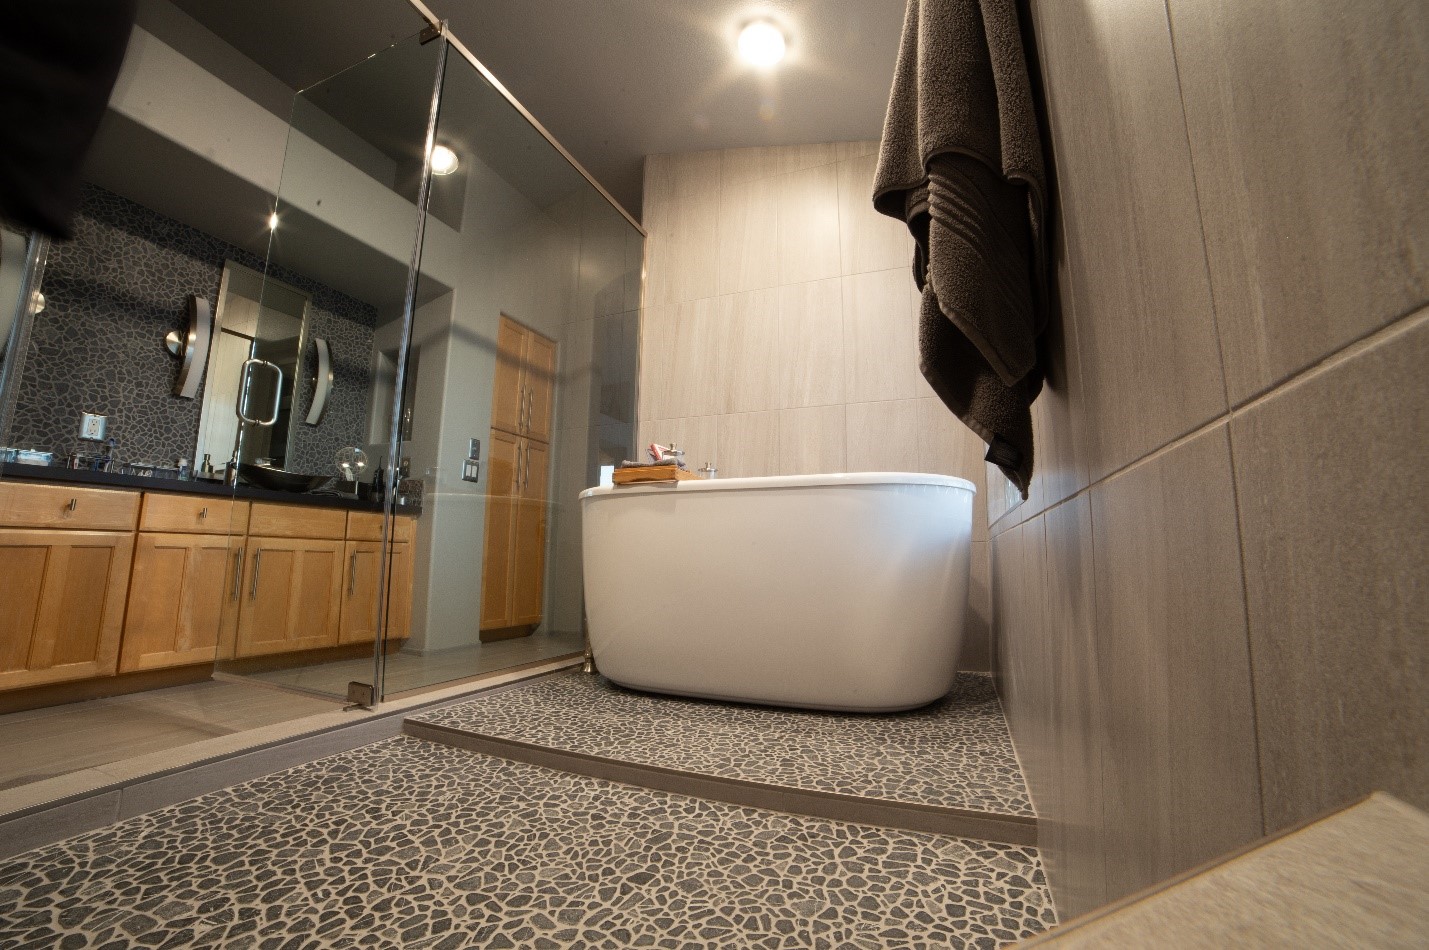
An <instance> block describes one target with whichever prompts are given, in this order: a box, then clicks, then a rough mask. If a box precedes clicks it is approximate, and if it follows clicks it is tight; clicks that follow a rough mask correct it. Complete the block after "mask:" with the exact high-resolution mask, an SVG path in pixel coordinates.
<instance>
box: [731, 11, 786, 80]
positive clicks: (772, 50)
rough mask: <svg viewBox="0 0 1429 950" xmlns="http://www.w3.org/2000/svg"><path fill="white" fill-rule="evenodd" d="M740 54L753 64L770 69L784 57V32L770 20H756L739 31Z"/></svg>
mask: <svg viewBox="0 0 1429 950" xmlns="http://www.w3.org/2000/svg"><path fill="white" fill-rule="evenodd" d="M739 55H740V57H741V58H743V59H744V61H745V62H746V63H749V64H750V65H751V66H758V67H759V68H760V69H768V68H769V67H770V66H773V65H774V64H775V63H777V62H779V60H781V59H783V58H784V34H783V33H781V32H780V30H779V27H777V26H775V25H774V24H773V23H770V22H769V21H768V20H755V21H754V22H753V23H751V24H749V25H748V26H746V27H745V28H744V29H742V30H740V31H739Z"/></svg>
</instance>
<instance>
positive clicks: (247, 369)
mask: <svg viewBox="0 0 1429 950" xmlns="http://www.w3.org/2000/svg"><path fill="white" fill-rule="evenodd" d="M254 366H266V367H268V368H269V369H271V370H272V371H273V372H274V373H276V374H277V376H278V381H277V382H276V383H274V384H273V412H272V414H271V415H270V416H269V417H268V418H267V419H254V418H250V417H249V416H248V415H247V414H245V413H244V411H243V410H244V409H245V408H246V406H245V403H247V402H248V390H249V388H250V387H251V386H252V385H253V367H254ZM242 378H243V385H242V386H239V387H238V402H237V404H236V405H234V407H233V411H234V412H236V413H238V418H239V419H241V420H243V421H244V422H246V423H248V424H249V425H255V426H271V425H272V424H273V423H275V422H277V421H278V405H279V403H280V402H282V399H283V371H282V370H281V369H279V368H278V367H277V365H276V364H274V363H270V362H268V361H267V360H260V359H257V358H254V359H247V360H244V361H243V375H242Z"/></svg>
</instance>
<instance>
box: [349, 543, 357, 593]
mask: <svg viewBox="0 0 1429 950" xmlns="http://www.w3.org/2000/svg"><path fill="white" fill-rule="evenodd" d="M356 589H357V552H356V551H353V552H352V557H350V558H348V560H347V596H349V597H351V596H352V593H353V591H354V590H356Z"/></svg>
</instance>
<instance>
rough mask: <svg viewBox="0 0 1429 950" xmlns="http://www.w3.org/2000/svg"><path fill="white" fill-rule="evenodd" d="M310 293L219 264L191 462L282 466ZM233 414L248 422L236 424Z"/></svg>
mask: <svg viewBox="0 0 1429 950" xmlns="http://www.w3.org/2000/svg"><path fill="white" fill-rule="evenodd" d="M311 299H312V298H311V297H310V296H309V295H308V294H306V293H304V292H303V291H301V290H299V289H298V288H296V287H293V286H291V285H289V284H285V283H283V282H282V281H280V280H276V279H274V278H272V277H269V278H268V279H267V280H266V281H265V280H264V277H263V275H262V274H260V273H259V272H258V271H256V270H253V269H252V268H249V267H244V266H243V265H242V264H239V263H237V262H236V261H231V260H230V261H227V262H225V264H224V266H223V280H222V283H221V284H220V286H219V293H218V307H217V309H216V312H215V315H214V328H215V332H214V334H213V338H212V343H211V346H210V349H209V357H208V378H207V381H206V382H207V384H206V385H205V386H204V395H203V412H202V414H201V416H200V417H199V429H198V444H197V447H196V448H195V450H194V459H195V461H196V464H197V465H199V466H202V464H203V461H204V457H205V456H208V458H209V460H210V461H211V463H212V465H213V468H214V469H215V471H216V472H217V473H218V474H222V471H223V466H224V464H225V463H227V462H228V461H229V460H230V459H236V460H237V461H240V462H259V461H264V460H267V461H268V463H269V464H272V465H274V466H276V467H278V468H289V467H290V466H289V465H288V460H289V456H290V455H291V452H290V443H291V440H292V428H293V425H294V418H295V414H294V412H293V404H294V401H295V398H296V394H297V388H298V386H299V384H300V383H301V379H300V372H299V368H300V366H301V364H302V355H303V349H304V346H305V345H306V343H307V325H308V319H307V315H308V308H309V304H310V303H311ZM240 412H241V413H242V416H243V417H244V418H247V419H249V420H253V421H251V422H249V423H246V424H245V423H242V422H241V420H240ZM270 420H271V421H270Z"/></svg>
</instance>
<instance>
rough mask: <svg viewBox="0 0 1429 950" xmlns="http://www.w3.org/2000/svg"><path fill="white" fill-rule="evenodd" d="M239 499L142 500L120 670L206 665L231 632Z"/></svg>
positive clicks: (239, 551)
mask: <svg viewBox="0 0 1429 950" xmlns="http://www.w3.org/2000/svg"><path fill="white" fill-rule="evenodd" d="M248 513H249V506H248V502H246V501H232V500H229V499H224V498H218V499H214V498H208V497H204V496H194V495H161V494H157V493H152V494H146V495H145V496H144V504H143V510H142V513H141V514H140V516H139V534H138V538H137V540H136V541H135V544H134V571H133V574H132V575H131V577H130V579H129V607H128V612H127V614H126V615H125V618H124V647H123V650H122V651H121V653H120V655H119V672H121V673H132V672H135V671H138V670H153V669H161V668H164V667H170V666H186V665H188V664H192V663H212V662H213V661H214V660H215V659H217V658H218V656H219V648H220V646H223V647H225V648H226V649H227V651H228V652H230V653H231V652H232V649H233V642H234V638H235V636H236V633H237V629H238V608H239V604H240V603H241V602H240V600H239V594H240V587H241V581H242V573H243V552H244V535H245V534H246V533H247V530H248Z"/></svg>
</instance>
